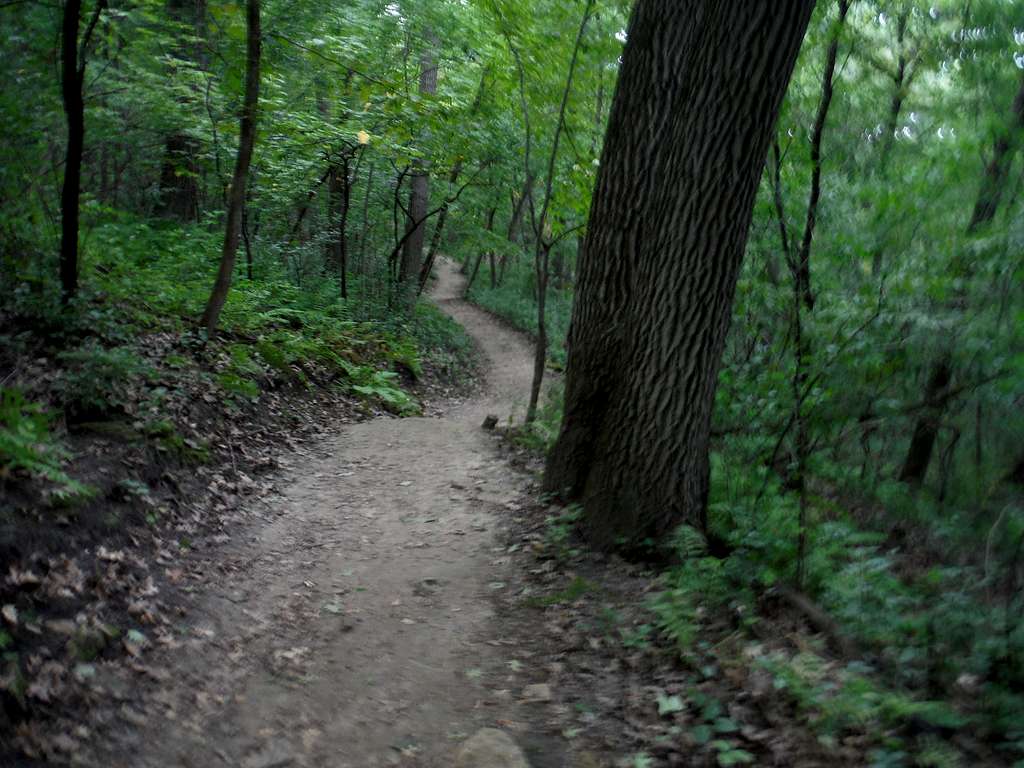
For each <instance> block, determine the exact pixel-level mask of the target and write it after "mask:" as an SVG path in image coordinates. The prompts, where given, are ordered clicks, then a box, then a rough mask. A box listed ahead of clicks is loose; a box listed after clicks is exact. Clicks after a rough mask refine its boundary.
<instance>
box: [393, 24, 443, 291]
mask: <svg viewBox="0 0 1024 768" xmlns="http://www.w3.org/2000/svg"><path fill="white" fill-rule="evenodd" d="M426 38H427V39H428V40H431V35H430V34H427V35H426ZM431 42H433V41H432V40H431ZM420 93H423V94H434V93H437V62H436V61H435V59H434V52H433V51H432V50H431V49H430V48H426V49H424V51H423V54H422V55H421V57H420ZM409 176H410V178H409V213H408V216H409V220H408V222H407V223H406V226H407V227H408V232H407V235H408V236H407V237H406V239H405V245H404V247H403V248H402V262H401V267H400V269H399V273H398V282H399V283H401V284H402V286H403V289H405V291H406V293H407V294H408V296H409V300H410V301H415V298H416V293H415V290H409V289H408V288H406V284H407V283H409V282H412V281H416V280H417V279H418V278H419V274H420V266H421V265H422V263H423V242H424V240H425V239H426V231H427V228H426V218H427V206H428V205H429V204H430V173H429V171H428V170H427V167H426V165H425V164H424V163H423V162H419V161H418V162H417V163H416V164H415V165H414V167H413V169H412V173H411V174H410V175H409Z"/></svg>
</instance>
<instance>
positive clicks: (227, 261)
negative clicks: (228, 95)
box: [201, 0, 261, 336]
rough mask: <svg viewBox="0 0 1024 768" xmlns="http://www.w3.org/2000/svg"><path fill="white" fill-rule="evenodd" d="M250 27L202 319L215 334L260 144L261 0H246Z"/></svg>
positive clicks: (232, 266) (231, 270) (228, 285)
mask: <svg viewBox="0 0 1024 768" xmlns="http://www.w3.org/2000/svg"><path fill="white" fill-rule="evenodd" d="M246 28H247V33H246V34H247V39H246V62H245V96H244V100H243V103H242V116H241V120H240V131H239V134H240V135H239V140H238V154H237V155H236V156H235V172H234V176H233V177H232V180H231V190H230V192H229V193H228V216H227V224H226V227H225V232H224V247H223V249H222V251H221V256H220V268H219V269H218V270H217V278H216V280H215V281H214V283H213V290H212V291H211V292H210V300H209V301H208V302H207V303H206V309H205V311H204V312H203V317H202V320H201V323H202V325H203V327H204V328H206V332H207V334H209V335H211V336H212V335H213V332H214V331H215V330H216V329H217V321H218V320H219V319H220V312H221V310H222V309H223V308H224V302H225V301H227V298H228V290H229V289H230V288H231V276H232V274H233V273H234V270H235V256H236V255H237V254H238V241H239V238H240V236H241V230H242V210H243V208H244V206H245V185H246V182H247V181H248V179H249V165H250V163H251V162H252V151H253V147H254V146H255V144H256V110H257V107H258V106H259V96H260V48H261V45H260V43H261V40H260V0H246Z"/></svg>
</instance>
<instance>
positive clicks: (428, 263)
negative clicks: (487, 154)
mask: <svg viewBox="0 0 1024 768" xmlns="http://www.w3.org/2000/svg"><path fill="white" fill-rule="evenodd" d="M461 173H462V161H461V160H459V161H457V162H456V163H455V165H453V166H452V172H451V173H450V174H448V185H449V186H451V185H453V184H455V182H457V181H458V180H459V174H461ZM447 220H448V205H447V203H446V204H445V205H443V206H442V208H441V211H440V212H439V213H438V214H437V223H436V224H434V233H433V234H432V235H431V237H430V247H429V248H428V249H427V258H425V259H424V260H423V266H422V267H421V268H420V274H419V290H418V293H423V289H424V288H426V286H427V281H428V280H429V279H430V273H431V271H432V270H433V269H434V261H435V260H436V259H437V249H438V248H440V246H441V233H442V232H444V224H445V222H446V221H447Z"/></svg>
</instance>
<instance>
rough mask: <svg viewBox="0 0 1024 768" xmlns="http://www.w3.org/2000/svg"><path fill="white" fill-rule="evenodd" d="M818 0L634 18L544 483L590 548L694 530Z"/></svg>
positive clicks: (708, 5)
mask: <svg viewBox="0 0 1024 768" xmlns="http://www.w3.org/2000/svg"><path fill="white" fill-rule="evenodd" d="M813 5H814V3H813V2H812V0H786V1H785V2H779V1H777V0H776V1H775V2H768V0H761V1H759V2H749V3H717V2H711V0H705V1H704V2H691V3H685V4H683V3H676V2H674V1H673V0H639V2H637V4H636V5H635V7H634V10H633V14H632V18H631V20H630V26H629V31H628V38H627V43H626V48H625V51H624V53H623V59H622V68H621V71H620V74H619V81H618V85H617V87H616V91H615V96H614V99H613V102H612V108H611V115H610V117H609V124H608V133H607V136H606V138H605V144H604V148H603V151H602V155H601V158H602V159H601V168H600V171H599V174H598V180H597V185H596V189H595V194H594V198H593V202H592V204H591V210H590V219H589V224H588V229H587V239H586V246H585V248H584V252H583V260H582V263H581V264H580V265H579V267H578V277H577V283H576V285H577V293H576V301H575V303H574V306H573V317H572V326H571V329H570V333H569V343H568V351H569V356H568V371H567V379H566V399H565V417H564V419H563V422H562V427H561V432H560V434H559V437H558V441H557V443H556V445H555V447H554V449H553V451H552V453H551V456H550V457H549V460H548V465H547V471H546V474H545V486H546V487H547V489H548V490H550V491H553V492H558V493H562V494H563V495H564V496H566V497H569V498H577V499H581V500H582V501H583V509H584V523H585V528H586V529H587V531H588V532H589V534H590V537H591V539H592V540H593V541H594V543H595V544H596V545H598V546H612V545H614V544H616V543H617V542H618V541H620V540H626V541H638V540H640V539H643V538H644V537H646V536H657V535H660V534H662V533H665V532H666V531H668V530H670V529H671V528H673V527H674V526H675V525H676V524H678V523H681V522H689V523H692V524H695V525H698V526H701V527H703V526H704V523H705V510H706V504H707V494H708V481H709V477H708V467H709V465H708V442H709V436H710V421H711V407H712V404H713V399H714V392H715V384H716V379H717V374H718V365H719V362H720V358H721V353H722V348H723V345H724V341H725V335H726V332H727V330H728V326H729V320H730V313H731V307H732V300H733V294H734V291H735V286H736V279H737V276H738V273H739V267H740V263H741V261H742V258H743V250H744V246H745V243H746V239H747V233H748V229H749V226H750V219H751V214H752V210H753V203H754V198H755V195H756V191H757V186H758V182H759V178H760V174H761V170H762V166H763V164H764V158H765V152H766V150H767V146H768V142H769V140H770V136H771V132H772V128H773V126H774V123H775V119H776V116H777V113H778V109H779V104H780V103H781V101H782V97H783V95H784V93H785V89H786V85H787V84H788V82H789V77H790V75H791V73H792V69H793V64H794V62H795V60H796V55H797V52H798V50H799V47H800V42H801V40H802V38H803V34H804V31H805V29H806V26H807V22H808V19H809V17H810V14H811V10H812V8H813Z"/></svg>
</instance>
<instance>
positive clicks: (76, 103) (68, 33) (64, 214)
mask: <svg viewBox="0 0 1024 768" xmlns="http://www.w3.org/2000/svg"><path fill="white" fill-rule="evenodd" d="M106 7H107V2H106V0H97V2H96V5H95V7H94V8H93V12H92V16H91V17H90V19H89V24H88V26H87V27H86V28H85V34H83V35H82V40H81V44H79V40H78V27H79V24H80V22H81V16H82V2H81V0H67V2H66V3H65V4H64V17H63V26H62V45H61V94H62V96H63V98H64V114H65V115H66V117H67V124H68V147H67V153H66V155H65V158H64V186H63V188H62V190H61V195H60V208H61V235H60V285H61V296H62V298H63V300H64V301H65V302H67V301H69V300H70V299H72V298H73V297H74V296H75V294H76V293H77V292H78V205H79V197H80V195H81V187H82V153H83V152H84V149H85V97H84V94H83V93H82V89H83V88H84V86H85V63H86V54H87V51H88V47H89V40H90V39H91V38H92V33H93V31H94V30H95V29H96V24H97V22H99V20H100V14H102V13H103V9H104V8H106Z"/></svg>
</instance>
